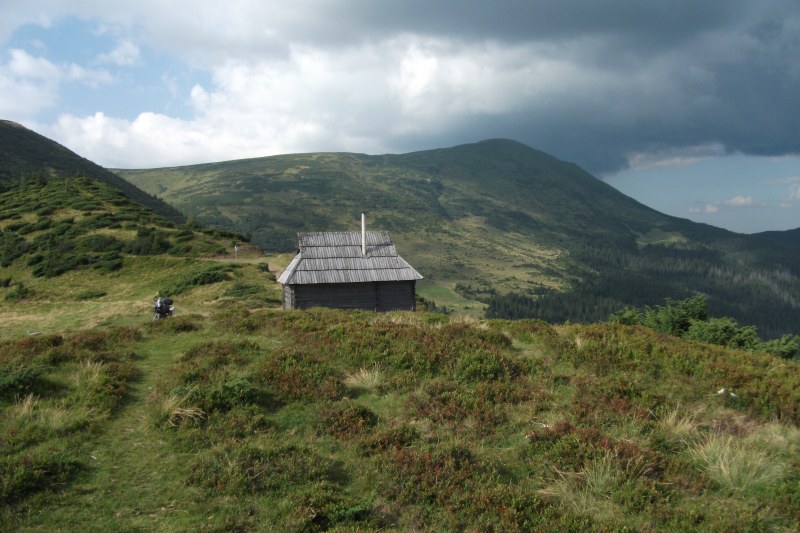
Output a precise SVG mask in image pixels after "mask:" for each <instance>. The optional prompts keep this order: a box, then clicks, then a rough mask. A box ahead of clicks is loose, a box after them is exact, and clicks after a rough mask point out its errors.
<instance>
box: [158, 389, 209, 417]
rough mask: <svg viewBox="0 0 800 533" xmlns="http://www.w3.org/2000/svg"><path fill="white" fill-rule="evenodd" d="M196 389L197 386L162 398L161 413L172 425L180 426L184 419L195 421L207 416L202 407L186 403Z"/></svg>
mask: <svg viewBox="0 0 800 533" xmlns="http://www.w3.org/2000/svg"><path fill="white" fill-rule="evenodd" d="M195 390H197V387H192V388H191V389H189V390H188V391H186V392H184V393H178V394H173V395H172V396H168V397H165V398H164V399H163V400H161V402H160V403H159V409H160V411H161V415H162V417H163V418H165V419H166V420H167V422H169V424H170V425H171V426H179V425H180V424H181V423H182V422H184V421H189V422H195V421H198V420H202V419H203V418H205V416H206V414H205V412H204V411H203V410H202V409H200V408H199V407H192V406H187V405H186V404H187V403H188V401H189V397H190V396H191V395H192V393H194V391H195Z"/></svg>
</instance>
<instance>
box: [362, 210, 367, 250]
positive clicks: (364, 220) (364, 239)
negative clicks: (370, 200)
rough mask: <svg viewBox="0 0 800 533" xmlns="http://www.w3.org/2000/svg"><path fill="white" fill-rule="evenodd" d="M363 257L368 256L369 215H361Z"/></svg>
mask: <svg viewBox="0 0 800 533" xmlns="http://www.w3.org/2000/svg"><path fill="white" fill-rule="evenodd" d="M361 255H367V215H365V214H364V213H361Z"/></svg>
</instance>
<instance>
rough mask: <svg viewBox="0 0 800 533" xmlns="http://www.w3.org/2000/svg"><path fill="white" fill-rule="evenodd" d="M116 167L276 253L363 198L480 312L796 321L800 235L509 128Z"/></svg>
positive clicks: (342, 221)
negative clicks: (596, 166) (587, 166)
mask: <svg viewBox="0 0 800 533" xmlns="http://www.w3.org/2000/svg"><path fill="white" fill-rule="evenodd" d="M118 172H119V173H120V174H121V175H122V176H123V177H124V178H125V179H128V180H130V181H131V182H132V183H134V184H136V185H137V186H140V187H142V188H143V189H144V190H146V191H148V192H150V193H151V194H156V195H158V196H160V197H162V198H164V199H165V200H166V201H168V202H170V203H171V204H172V205H174V206H176V207H177V208H178V209H180V210H181V211H182V212H184V213H186V214H187V215H191V216H193V217H195V218H196V219H197V220H198V221H200V222H203V223H208V224H213V225H218V226H220V227H226V228H235V229H237V230H239V231H245V232H248V233H250V234H252V236H253V242H254V243H256V244H258V245H260V246H262V247H264V248H265V249H266V250H268V251H270V252H275V251H289V250H294V248H295V247H296V242H295V241H296V233H297V232H298V231H319V230H347V229H349V230H353V229H357V226H358V223H359V213H360V212H361V211H362V210H366V211H367V214H368V225H369V226H371V227H373V228H380V229H386V230H389V231H391V232H392V236H393V238H394V239H395V241H396V243H397V245H398V250H399V251H400V253H401V255H402V256H403V257H404V258H406V259H407V260H409V261H410V262H411V264H413V265H414V266H415V268H417V270H419V271H420V272H421V273H422V274H423V275H424V276H425V277H426V280H425V281H423V282H422V283H420V284H419V291H420V292H421V293H422V294H423V295H424V296H425V297H426V298H429V299H432V300H434V301H435V302H436V303H437V304H438V305H439V306H442V305H444V306H447V307H449V308H451V309H455V310H457V311H459V312H462V313H467V314H472V315H473V316H482V315H483V314H484V312H485V311H486V309H487V308H488V309H489V311H490V312H491V313H492V314H493V316H502V317H511V318H516V317H526V316H528V317H530V316H533V317H540V318H545V319H547V320H548V321H559V322H560V321H564V320H571V321H581V322H592V321H596V320H604V319H606V318H607V317H608V315H609V314H610V313H612V312H614V311H617V310H619V309H620V308H622V307H624V306H626V305H627V306H643V305H651V304H654V303H658V302H662V301H663V300H664V299H665V298H673V299H684V298H687V297H689V296H691V295H692V294H694V293H696V292H702V293H705V294H707V295H708V302H709V307H710V309H711V311H712V313H713V314H715V315H727V316H733V317H735V318H736V319H737V320H739V321H740V322H741V323H746V324H755V325H757V326H758V327H759V330H760V332H761V333H762V335H764V336H767V337H772V336H777V335H780V334H783V333H788V332H796V331H797V330H796V328H797V324H798V323H800V301H798V299H797V294H798V293H799V291H800V254H797V250H796V247H791V246H789V243H787V242H783V241H780V242H776V241H775V240H772V239H770V238H767V237H765V236H746V235H737V234H734V233H731V232H728V231H725V230H721V229H718V228H713V227H711V226H706V225H702V224H695V223H692V222H689V221H687V220H682V219H677V218H673V217H669V216H666V215H663V214H661V213H658V212H656V211H654V210H652V209H649V208H647V207H646V206H643V205H641V204H639V203H638V202H636V201H634V200H632V199H631V198H628V197H626V196H624V195H622V194H621V193H619V192H618V191H616V190H615V189H613V188H612V187H610V186H608V185H607V184H605V183H603V182H602V181H600V180H598V179H596V178H594V177H593V176H591V175H589V174H588V173H586V172H584V171H583V170H581V169H580V168H579V167H577V166H576V165H573V164H571V163H567V162H564V161H560V160H558V159H556V158H554V157H552V156H549V155H547V154H545V153H543V152H539V151H537V150H534V149H532V148H530V147H527V146H525V145H522V144H520V143H516V142H513V141H506V140H492V141H484V142H480V143H475V144H470V145H463V146H457V147H454V148H448V149H440V150H430V151H424V152H416V153H411V154H403V155H383V156H367V155H360V154H345V153H317V154H295V155H284V156H275V157H267V158H260V159H250V160H242V161H230V162H223V163H215V164H208V165H197V166H190V167H178V168H165V169H151V170H124V171H118Z"/></svg>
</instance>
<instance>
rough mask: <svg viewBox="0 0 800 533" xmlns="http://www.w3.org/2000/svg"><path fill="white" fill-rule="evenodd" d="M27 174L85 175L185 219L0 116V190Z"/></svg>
mask: <svg viewBox="0 0 800 533" xmlns="http://www.w3.org/2000/svg"><path fill="white" fill-rule="evenodd" d="M30 176H44V177H55V178H61V179H71V178H73V177H75V176H83V177H88V178H91V179H92V180H95V181H99V182H101V183H105V184H106V185H110V186H111V187H113V188H115V189H117V190H119V191H122V193H123V194H124V195H125V196H126V197H127V198H129V199H131V200H133V201H135V202H137V203H139V204H141V205H143V206H145V207H148V208H150V209H152V210H153V211H155V212H156V213H158V214H159V215H161V216H162V217H164V218H166V219H168V220H171V221H172V222H176V223H180V222H183V221H184V220H185V219H184V217H183V215H182V214H181V213H180V212H178V211H177V210H175V209H174V208H173V207H171V206H169V205H168V204H166V203H164V202H163V201H161V200H159V199H158V198H155V197H153V196H151V195H149V194H147V193H144V192H143V191H142V190H140V189H138V188H136V187H134V186H131V184H130V183H129V182H127V181H125V180H123V179H120V177H119V176H117V175H116V174H114V173H112V172H109V171H108V170H106V169H104V168H103V167H101V166H99V165H96V164H95V163H92V162H91V161H89V160H88V159H85V158H83V157H81V156H79V155H77V154H75V153H74V152H71V151H70V150H68V149H67V148H65V147H63V146H61V145H60V144H58V143H56V142H54V141H52V140H50V139H48V138H46V137H43V136H41V135H39V134H38V133H35V132H33V131H31V130H29V129H27V128H24V127H23V126H21V125H19V124H17V123H15V122H10V121H8V120H0V190H3V189H5V188H7V187H9V186H12V185H13V184H15V183H16V182H18V181H19V180H20V178H22V177H30Z"/></svg>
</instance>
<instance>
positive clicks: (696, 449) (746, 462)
mask: <svg viewBox="0 0 800 533" xmlns="http://www.w3.org/2000/svg"><path fill="white" fill-rule="evenodd" d="M688 450H689V454H690V456H691V457H692V459H693V460H694V461H695V463H697V464H698V466H700V468H701V469H702V470H703V471H704V472H705V473H706V475H708V477H709V478H710V479H711V480H713V481H714V482H715V483H716V484H717V486H718V487H719V488H720V489H721V490H723V491H726V492H741V493H744V494H749V493H753V492H756V491H758V490H761V489H763V488H765V487H767V486H770V485H772V484H774V483H777V482H778V481H780V480H781V479H783V477H784V476H785V475H786V472H787V467H786V463H785V462H784V460H782V459H781V458H780V457H779V456H778V455H776V454H775V453H772V452H771V451H770V450H768V449H767V448H766V447H765V446H763V445H762V444H761V443H759V442H757V441H755V440H753V439H742V438H739V437H735V436H733V435H720V434H716V433H711V434H709V435H708V436H707V437H706V438H705V439H702V440H700V441H698V442H696V443H694V444H690V445H689V447H688Z"/></svg>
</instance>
